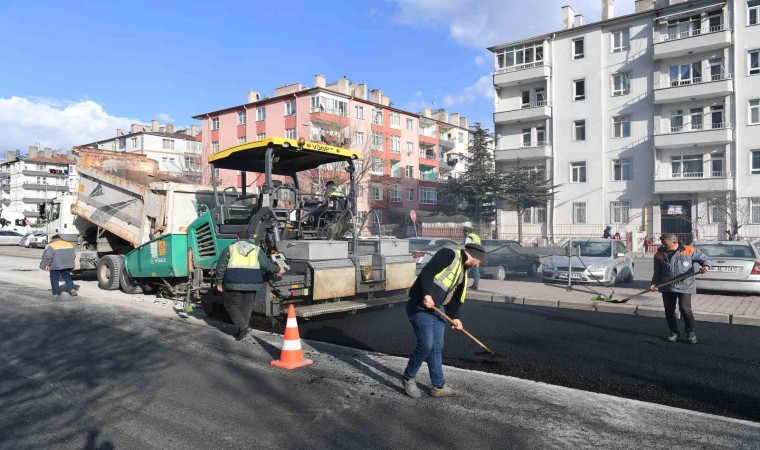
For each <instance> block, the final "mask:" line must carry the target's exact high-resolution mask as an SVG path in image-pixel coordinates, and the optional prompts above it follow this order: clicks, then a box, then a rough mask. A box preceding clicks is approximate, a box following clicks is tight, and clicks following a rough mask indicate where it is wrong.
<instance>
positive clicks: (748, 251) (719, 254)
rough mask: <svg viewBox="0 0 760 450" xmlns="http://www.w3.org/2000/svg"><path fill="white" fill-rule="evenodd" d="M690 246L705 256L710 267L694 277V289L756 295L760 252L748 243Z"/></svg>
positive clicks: (703, 242)
mask: <svg viewBox="0 0 760 450" xmlns="http://www.w3.org/2000/svg"><path fill="white" fill-rule="evenodd" d="M694 247H696V248H698V249H700V250H701V251H702V253H704V254H705V255H707V256H709V257H710V259H711V260H712V263H713V266H712V267H711V268H710V271H709V272H707V273H706V274H704V275H701V276H699V277H697V289H700V290H710V291H725V292H744V293H748V294H760V251H758V249H757V247H755V245H754V244H752V243H750V242H743V241H702V242H696V243H694Z"/></svg>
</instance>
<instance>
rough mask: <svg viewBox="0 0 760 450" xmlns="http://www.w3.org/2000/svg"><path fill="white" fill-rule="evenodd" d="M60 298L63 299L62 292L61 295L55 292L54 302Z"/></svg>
mask: <svg viewBox="0 0 760 450" xmlns="http://www.w3.org/2000/svg"><path fill="white" fill-rule="evenodd" d="M60 298H61V293H60V292H59V293H57V294H56V293H55V292H53V299H54V300H58V299H60Z"/></svg>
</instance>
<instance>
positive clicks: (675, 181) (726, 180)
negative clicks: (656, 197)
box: [654, 172, 734, 194]
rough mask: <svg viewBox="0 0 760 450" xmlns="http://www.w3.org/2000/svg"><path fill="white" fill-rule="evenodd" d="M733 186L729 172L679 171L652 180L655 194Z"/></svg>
mask: <svg viewBox="0 0 760 450" xmlns="http://www.w3.org/2000/svg"><path fill="white" fill-rule="evenodd" d="M733 188H734V179H733V178H731V174H730V173H724V172H713V173H703V172H695V173H681V174H674V175H672V176H670V177H657V178H655V180H654V193H655V194H684V193H691V192H712V191H729V190H732V189H733Z"/></svg>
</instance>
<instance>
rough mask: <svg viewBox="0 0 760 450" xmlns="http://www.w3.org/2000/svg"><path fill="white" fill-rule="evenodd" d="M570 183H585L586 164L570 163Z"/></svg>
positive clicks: (583, 162)
mask: <svg viewBox="0 0 760 450" xmlns="http://www.w3.org/2000/svg"><path fill="white" fill-rule="evenodd" d="M570 172H571V174H570V182H571V183H585V182H586V162H585V161H578V162H571V163H570Z"/></svg>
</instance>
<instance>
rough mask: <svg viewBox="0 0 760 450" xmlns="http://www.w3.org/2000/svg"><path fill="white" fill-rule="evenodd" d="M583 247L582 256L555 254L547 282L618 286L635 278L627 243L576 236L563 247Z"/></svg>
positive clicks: (546, 266)
mask: <svg viewBox="0 0 760 450" xmlns="http://www.w3.org/2000/svg"><path fill="white" fill-rule="evenodd" d="M571 245H572V247H573V248H574V249H580V257H578V256H574V257H572V258H568V257H567V256H552V257H551V258H550V259H549V260H548V261H546V262H545V263H544V266H543V269H542V271H541V275H542V278H543V281H544V283H551V282H564V283H566V282H567V279H568V277H570V278H571V281H572V282H573V283H601V284H606V285H608V286H614V285H615V283H617V282H618V281H625V282H631V281H633V257H632V256H631V253H630V252H629V251H628V250H627V249H626V248H625V244H623V242H622V241H619V240H612V239H590V238H589V239H573V240H571V241H569V242H567V243H565V244H564V245H563V246H562V247H563V248H565V249H567V248H568V247H569V246H571Z"/></svg>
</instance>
